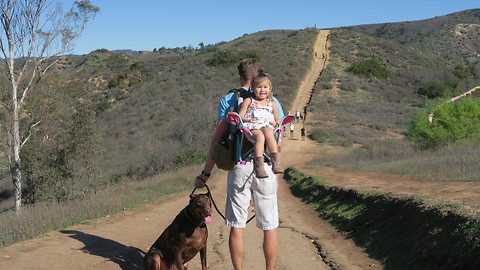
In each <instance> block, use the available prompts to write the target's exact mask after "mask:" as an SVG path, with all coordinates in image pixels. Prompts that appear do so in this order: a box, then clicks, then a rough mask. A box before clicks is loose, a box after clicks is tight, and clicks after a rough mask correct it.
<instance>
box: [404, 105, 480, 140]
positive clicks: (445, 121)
mask: <svg viewBox="0 0 480 270" xmlns="http://www.w3.org/2000/svg"><path fill="white" fill-rule="evenodd" d="M433 114H434V121H433V123H430V122H429V121H428V111H427V110H423V109H421V110H418V111H417V112H416V113H415V116H414V118H413V120H412V122H411V123H410V127H409V130H408V132H407V137H408V138H409V139H410V140H412V141H414V142H415V143H416V144H417V145H418V146H419V147H420V148H422V149H430V148H433V149H436V148H440V147H443V146H446V145H448V144H451V143H454V142H462V143H469V142H473V141H477V140H479V139H480V100H479V99H475V98H470V97H467V98H463V99H459V100H457V101H456V102H447V103H444V104H441V105H437V107H435V109H434V110H433Z"/></svg>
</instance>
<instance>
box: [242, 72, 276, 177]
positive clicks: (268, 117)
mask: <svg viewBox="0 0 480 270" xmlns="http://www.w3.org/2000/svg"><path fill="white" fill-rule="evenodd" d="M251 89H252V91H253V93H254V95H255V96H254V97H253V98H246V99H245V100H244V101H243V103H242V104H241V107H240V110H239V113H238V114H239V115H240V117H242V121H243V122H244V126H245V127H246V128H248V129H249V130H250V131H251V132H252V134H253V135H254V136H255V146H254V153H255V157H254V159H253V164H254V169H255V175H256V176H257V178H267V177H268V174H267V172H266V171H265V169H264V167H263V166H264V160H263V153H264V145H265V142H266V143H267V150H268V152H269V153H270V159H271V161H272V171H273V172H274V173H283V169H282V168H281V166H280V161H279V157H278V150H277V142H276V140H275V137H274V129H275V128H276V127H278V125H280V121H281V119H280V115H279V113H278V108H277V104H275V101H274V99H273V97H272V94H271V93H272V81H271V79H270V75H268V74H267V73H263V72H262V71H260V72H259V73H258V75H257V76H255V77H254V78H253V80H252V84H251Z"/></svg>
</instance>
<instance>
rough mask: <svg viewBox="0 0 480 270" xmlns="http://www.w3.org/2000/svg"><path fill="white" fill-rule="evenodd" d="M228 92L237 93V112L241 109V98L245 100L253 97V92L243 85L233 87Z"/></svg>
mask: <svg viewBox="0 0 480 270" xmlns="http://www.w3.org/2000/svg"><path fill="white" fill-rule="evenodd" d="M228 93H235V97H236V100H237V106H235V112H238V109H239V108H238V100H239V99H240V98H242V99H243V100H245V99H246V98H249V97H253V93H252V92H250V91H249V90H246V89H245V88H243V87H240V88H235V89H232V90H230V91H228Z"/></svg>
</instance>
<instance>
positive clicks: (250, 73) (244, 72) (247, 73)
mask: <svg viewBox="0 0 480 270" xmlns="http://www.w3.org/2000/svg"><path fill="white" fill-rule="evenodd" d="M259 66H260V65H259V64H258V62H257V60H255V59H250V58H247V59H243V60H242V61H240V63H239V64H238V74H239V75H240V77H242V79H245V80H247V81H249V80H252V79H253V77H255V76H256V75H257V73H258V69H259Z"/></svg>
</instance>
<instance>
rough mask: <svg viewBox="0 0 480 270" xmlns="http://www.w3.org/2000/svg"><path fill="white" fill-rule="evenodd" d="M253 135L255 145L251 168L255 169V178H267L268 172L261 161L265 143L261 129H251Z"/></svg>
mask: <svg viewBox="0 0 480 270" xmlns="http://www.w3.org/2000/svg"><path fill="white" fill-rule="evenodd" d="M251 131H252V133H253V135H255V146H254V152H255V157H254V158H253V169H254V171H255V176H256V177H257V178H267V177H268V174H267V172H266V171H265V168H264V167H263V166H264V162H263V148H264V145H265V136H263V133H262V131H260V130H258V129H253V130H251Z"/></svg>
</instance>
